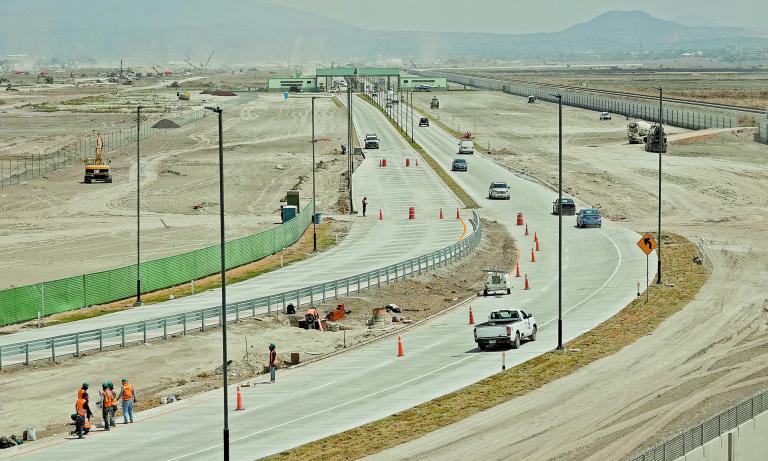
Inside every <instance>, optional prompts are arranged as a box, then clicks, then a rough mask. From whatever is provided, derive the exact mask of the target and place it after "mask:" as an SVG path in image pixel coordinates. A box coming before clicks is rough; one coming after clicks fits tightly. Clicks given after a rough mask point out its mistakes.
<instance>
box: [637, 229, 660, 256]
mask: <svg viewBox="0 0 768 461" xmlns="http://www.w3.org/2000/svg"><path fill="white" fill-rule="evenodd" d="M637 246H639V247H640V249H641V250H643V251H644V252H645V254H646V256H647V255H649V254H651V252H652V251H653V250H655V249H656V240H655V239H654V238H653V236H652V235H651V234H645V235H643V236H642V238H640V240H638V241H637Z"/></svg>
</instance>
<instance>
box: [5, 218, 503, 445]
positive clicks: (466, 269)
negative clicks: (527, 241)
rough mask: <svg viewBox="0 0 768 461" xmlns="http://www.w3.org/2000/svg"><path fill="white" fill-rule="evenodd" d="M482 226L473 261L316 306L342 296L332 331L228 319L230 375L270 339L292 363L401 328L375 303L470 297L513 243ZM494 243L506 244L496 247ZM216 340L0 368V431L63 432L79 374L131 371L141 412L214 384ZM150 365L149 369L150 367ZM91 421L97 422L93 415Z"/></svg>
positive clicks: (425, 305) (428, 306)
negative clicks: (381, 317)
mask: <svg viewBox="0 0 768 461" xmlns="http://www.w3.org/2000/svg"><path fill="white" fill-rule="evenodd" d="M483 226H484V232H483V241H482V243H481V245H480V247H479V248H478V249H477V250H476V251H475V254H474V255H473V256H472V257H471V258H468V259H465V260H463V261H461V262H460V263H459V264H457V265H455V266H451V267H446V268H440V269H439V270H437V271H435V272H433V273H429V274H423V275H420V276H418V277H415V278H412V279H407V280H405V281H402V282H399V283H396V284H392V285H389V286H385V287H382V288H380V289H374V290H371V291H365V292H362V293H360V294H358V295H356V296H353V297H349V298H342V299H339V300H338V301H334V302H327V303H325V304H323V305H321V306H318V309H319V310H321V312H322V311H325V310H327V309H331V308H335V306H336V304H337V303H344V304H345V305H346V308H347V309H349V310H351V311H352V312H351V314H349V315H348V316H347V317H346V318H345V319H344V320H342V321H340V322H338V325H339V327H340V329H339V331H336V332H332V331H329V332H318V331H312V330H310V331H307V330H303V329H299V328H295V327H291V326H289V323H290V322H289V320H288V318H287V317H285V316H280V317H279V318H264V319H256V320H253V319H251V320H246V321H242V322H240V323H238V324H233V325H232V326H231V327H230V328H228V329H227V334H228V347H229V350H230V351H231V352H230V356H231V357H232V360H233V361H232V364H231V366H230V376H231V377H232V378H233V379H234V380H236V381H245V380H248V379H252V378H254V377H257V376H258V375H259V374H261V373H262V371H263V365H264V364H265V363H266V362H267V345H269V343H271V342H274V343H276V344H277V346H278V351H279V354H278V357H279V359H280V360H281V361H282V360H285V361H287V360H289V359H290V354H291V353H292V352H298V353H299V354H300V356H301V360H302V362H306V361H309V360H314V359H318V358H320V357H322V356H323V355H325V354H328V353H332V352H336V351H339V350H341V349H343V348H344V341H345V339H344V338H345V336H346V345H347V347H351V346H354V345H355V344H358V343H360V342H362V341H366V340H370V339H373V338H376V337H377V336H381V335H383V334H386V333H389V332H391V331H393V330H394V329H396V328H400V327H403V326H406V325H404V324H393V323H390V322H389V321H385V322H383V323H376V324H374V325H373V327H370V328H369V327H368V326H367V322H368V320H369V319H370V318H371V311H372V308H373V307H381V306H384V305H385V304H388V303H395V304H398V305H399V306H401V307H402V308H403V309H404V312H403V313H402V316H404V317H407V318H409V319H411V320H413V321H418V320H420V319H423V318H425V317H427V316H429V315H432V314H434V313H437V312H439V311H441V310H443V309H445V308H447V307H449V306H451V305H454V304H456V303H457V302H458V301H459V300H462V299H466V298H468V297H469V296H472V295H473V294H475V293H477V291H478V290H480V289H481V288H482V285H483V280H484V279H483V276H484V274H483V272H482V270H483V269H484V268H486V267H488V266H500V267H512V266H514V260H512V259H513V258H514V256H513V255H515V248H514V242H513V241H512V239H511V237H510V236H509V234H508V233H507V232H506V230H505V229H504V228H503V226H501V225H500V224H498V223H495V222H489V221H483ZM498 248H502V249H503V251H501V252H500V251H497V250H498ZM455 274H462V275H461V276H456V275H455ZM342 330H344V331H342ZM220 344H221V336H220V331H219V330H218V329H209V330H208V331H206V332H205V333H200V332H198V333H194V334H190V335H188V336H186V337H182V336H174V337H173V338H171V339H169V340H167V341H152V342H150V343H148V344H146V345H141V344H139V345H133V346H130V347H126V348H125V349H115V350H110V351H105V352H102V353H93V354H87V356H86V354H84V355H83V357H81V358H80V359H75V358H66V359H62V360H60V361H59V362H58V363H56V364H50V363H47V362H40V363H36V364H33V365H31V366H29V367H23V368H22V367H19V368H13V369H6V370H3V371H2V372H0V395H3V396H8V395H14V396H15V398H13V399H9V398H3V399H2V400H0V413H2V415H3V418H2V419H0V434H5V435H10V434H11V433H16V434H20V432H21V431H22V430H23V429H24V428H26V427H27V426H30V425H31V426H35V427H36V428H37V430H38V436H40V434H41V433H42V434H43V436H45V435H51V434H57V433H62V431H64V430H65V427H66V423H67V417H68V415H69V413H70V408H71V406H72V404H73V402H74V400H73V396H74V395H75V391H76V389H77V388H78V387H79V386H80V385H81V384H82V382H84V381H85V382H88V383H89V384H90V385H91V389H96V386H98V385H100V383H101V382H103V381H105V380H111V381H113V382H118V381H119V380H120V379H121V378H122V377H128V378H129V379H130V380H131V382H132V383H133V384H134V386H135V387H136V389H137V395H138V398H139V405H138V409H139V410H141V409H146V408H149V407H152V406H156V405H159V399H160V397H161V396H164V395H168V394H179V395H180V396H181V398H185V397H188V396H190V395H192V394H195V393H199V392H203V391H206V390H210V389H215V388H217V387H219V386H220V382H221V371H220V370H219V367H220V358H221V357H220V354H221V349H220ZM246 344H247V346H246ZM147 363H152V364H153V366H152V367H147V366H146V364H147ZM256 379H257V380H258V378H256ZM40 383H45V384H44V386H45V392H46V395H47V396H48V399H47V404H46V405H44V406H41V405H36V404H34V403H35V402H36V401H37V400H38V399H39V395H38V394H39V393H38V392H36V391H34V389H38V388H39V384H40ZM95 419H96V420H97V421H100V417H96V418H95Z"/></svg>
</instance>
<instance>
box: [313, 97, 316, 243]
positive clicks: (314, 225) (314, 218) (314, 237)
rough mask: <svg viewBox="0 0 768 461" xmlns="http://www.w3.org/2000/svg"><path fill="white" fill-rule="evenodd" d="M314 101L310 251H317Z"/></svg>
mask: <svg viewBox="0 0 768 461" xmlns="http://www.w3.org/2000/svg"><path fill="white" fill-rule="evenodd" d="M315 99H317V96H312V251H317V209H316V207H315V143H316V142H317V140H316V139H315Z"/></svg>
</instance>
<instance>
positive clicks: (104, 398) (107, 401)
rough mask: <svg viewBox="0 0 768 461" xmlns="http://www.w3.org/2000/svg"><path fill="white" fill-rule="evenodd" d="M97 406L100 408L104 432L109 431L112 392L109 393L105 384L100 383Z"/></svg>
mask: <svg viewBox="0 0 768 461" xmlns="http://www.w3.org/2000/svg"><path fill="white" fill-rule="evenodd" d="M99 396H100V397H101V399H100V400H99V405H100V406H101V416H102V418H103V419H104V430H105V431H108V430H109V417H110V414H111V413H112V392H110V391H109V384H108V383H107V382H103V383H101V390H100V391H99Z"/></svg>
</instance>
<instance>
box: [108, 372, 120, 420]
mask: <svg viewBox="0 0 768 461" xmlns="http://www.w3.org/2000/svg"><path fill="white" fill-rule="evenodd" d="M107 387H108V388H109V389H108V391H109V394H110V396H111V397H112V407H111V408H110V409H109V425H110V426H112V427H115V413H116V412H117V400H118V398H117V392H115V385H114V384H113V383H112V381H107Z"/></svg>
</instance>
